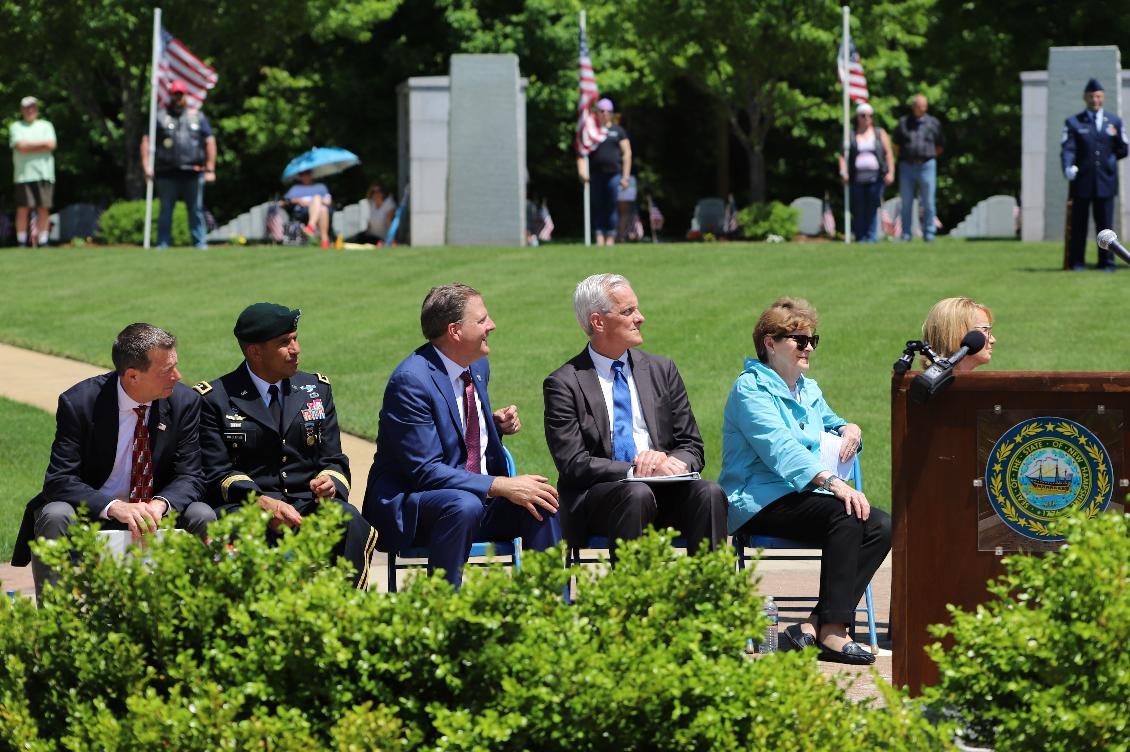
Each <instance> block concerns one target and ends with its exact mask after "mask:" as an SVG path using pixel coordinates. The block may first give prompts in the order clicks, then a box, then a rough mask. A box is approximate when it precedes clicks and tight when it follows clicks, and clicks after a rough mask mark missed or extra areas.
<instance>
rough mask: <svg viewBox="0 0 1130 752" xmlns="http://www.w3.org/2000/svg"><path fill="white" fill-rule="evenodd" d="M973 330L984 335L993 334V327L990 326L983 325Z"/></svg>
mask: <svg viewBox="0 0 1130 752" xmlns="http://www.w3.org/2000/svg"><path fill="white" fill-rule="evenodd" d="M973 328H974V329H975V330H977V331H979V332H984V333H985V334H992V332H993V325H992V324H985V325H984V326H975V327H973Z"/></svg>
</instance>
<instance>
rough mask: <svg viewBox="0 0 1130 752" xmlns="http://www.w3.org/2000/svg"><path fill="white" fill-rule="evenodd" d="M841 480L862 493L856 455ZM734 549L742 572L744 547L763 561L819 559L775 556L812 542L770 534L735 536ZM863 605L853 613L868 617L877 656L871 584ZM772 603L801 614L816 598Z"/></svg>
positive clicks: (791, 598)
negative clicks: (751, 550)
mask: <svg viewBox="0 0 1130 752" xmlns="http://www.w3.org/2000/svg"><path fill="white" fill-rule="evenodd" d="M844 480H845V481H846V482H847V483H848V484H850V485H851V486H853V487H855V488H856V489H858V490H859V491H863V475H862V473H861V471H860V469H859V455H856V457H855V460H854V461H853V462H852V465H851V475H850V476H848V477H847V478H844ZM733 540H734V550H736V551H737V554H738V569H739V570H743V569H745V563H746V560H747V559H750V558H752V556H749V555H747V554H746V549H747V548H754V549H756V548H761V549H764V551H763V552H762V554H761V560H762V561H820V557H819V556H814V555H812V554H778V553H770V552H771V551H788V550H794V551H795V550H797V549H811V548H814V546H813V545H812V543H804V542H802V541H798V540H792V539H790V538H776V537H774V536H772V535H735V536H734V537H733ZM863 597H864V603H865V604H866V605H864V606H856V609H855V612H856V614H859V612H861V611H862V612H864V613H866V614H867V631H868V634H869V635H870V645H871V652H872V653H873V654H876V655H877V654H878V653H879V638H878V636H877V635H876V634H875V599H874V598H873V597H872V595H871V583H867V590H866V591H865V592H864V595H863ZM773 600H774V601H775V602H776V603H777V608H778V610H779V611H782V612H783V611H789V612H798V613H803V612H805V611H806V610H807V609H805V608H804V607H803V606H800V605H794V604H800V603H811V602H815V601H816V600H817V599H816V598H813V597H812V596H782V597H777V596H773ZM854 633H855V625H854V624H853V625H852V634H853V635H854Z"/></svg>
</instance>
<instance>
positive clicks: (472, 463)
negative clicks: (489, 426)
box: [460, 369, 483, 473]
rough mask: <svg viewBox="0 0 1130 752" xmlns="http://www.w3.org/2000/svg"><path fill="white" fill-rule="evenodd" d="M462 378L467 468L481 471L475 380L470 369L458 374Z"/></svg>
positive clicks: (474, 471) (476, 471)
mask: <svg viewBox="0 0 1130 752" xmlns="http://www.w3.org/2000/svg"><path fill="white" fill-rule="evenodd" d="M460 378H462V379H463V425H464V426H466V433H465V435H464V436H463V438H464V440H465V441H466V442H467V465H466V467H467V469H468V470H470V471H471V472H472V473H481V472H482V471H483V448H482V446H481V445H480V444H479V411H478V410H477V409H476V408H475V382H474V381H472V380H471V371H470V369H468V370H466V371H464V372H463V373H461V374H460Z"/></svg>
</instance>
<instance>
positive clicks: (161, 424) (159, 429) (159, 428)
mask: <svg viewBox="0 0 1130 752" xmlns="http://www.w3.org/2000/svg"><path fill="white" fill-rule="evenodd" d="M157 430H158V431H164V430H165V424H164V423H158V424H157Z"/></svg>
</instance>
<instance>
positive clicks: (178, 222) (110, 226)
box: [98, 199, 192, 245]
mask: <svg viewBox="0 0 1130 752" xmlns="http://www.w3.org/2000/svg"><path fill="white" fill-rule="evenodd" d="M160 210H161V202H160V201H159V200H157V199H154V200H153V219H152V230H151V232H152V235H151V238H152V243H153V244H154V245H156V244H157V213H158V212H159V211H160ZM144 238H145V202H144V201H118V202H115V203H113V204H110V206H109V208H108V209H106V211H104V212H102V216H101V217H100V218H99V220H98V239H99V240H101V241H102V242H103V243H108V244H110V245H122V244H125V245H141V242H142V240H143V239H144ZM173 245H192V235H190V234H189V232H188V212H187V211H185V208H184V204H183V203H181V202H179V201H178V202H177V205H176V206H175V207H174V208H173Z"/></svg>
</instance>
